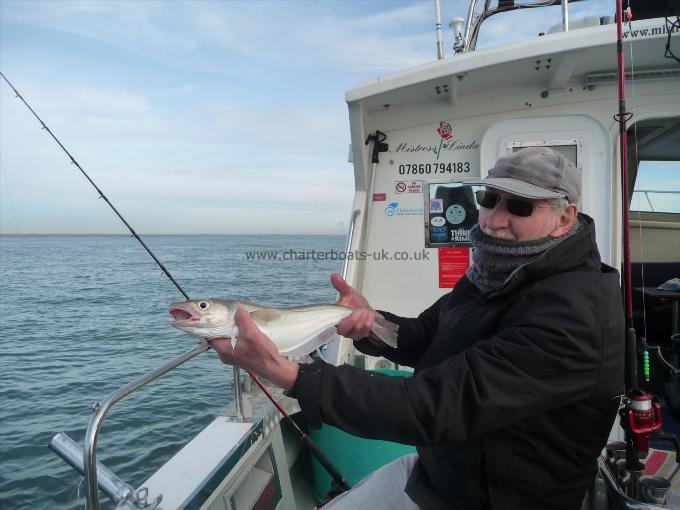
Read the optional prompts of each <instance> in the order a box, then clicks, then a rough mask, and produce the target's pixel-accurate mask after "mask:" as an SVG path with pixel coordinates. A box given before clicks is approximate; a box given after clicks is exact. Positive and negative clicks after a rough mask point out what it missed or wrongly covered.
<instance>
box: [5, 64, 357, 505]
mask: <svg viewBox="0 0 680 510" xmlns="http://www.w3.org/2000/svg"><path fill="white" fill-rule="evenodd" d="M0 76H2V78H3V79H4V80H5V81H6V82H7V84H8V85H9V86H10V87H11V89H12V90H13V91H14V93H15V94H16V97H17V98H19V99H20V100H21V102H23V103H24V104H25V105H26V107H27V108H28V109H29V110H30V112H31V113H32V114H33V116H34V117H35V118H36V119H38V122H40V124H41V125H42V128H43V129H44V130H46V131H47V132H48V133H49V134H50V136H51V137H52V138H53V139H54V141H55V142H57V144H59V147H61V149H62V150H63V151H64V152H65V153H66V155H67V156H68V157H69V159H70V160H71V163H72V164H74V165H75V166H76V167H77V168H78V170H80V172H81V173H82V174H83V175H84V176H85V178H86V179H87V180H88V181H89V183H90V184H92V186H93V187H94V189H95V190H97V193H99V197H100V198H103V199H104V200H105V201H106V203H107V204H108V205H109V207H110V208H111V209H112V210H113V212H114V213H116V216H118V218H120V220H121V221H122V222H123V224H124V225H125V226H126V227H127V229H128V230H129V231H130V232H131V233H132V235H133V236H134V238H135V239H137V241H139V243H140V244H141V245H142V246H143V247H144V249H145V250H146V252H147V253H148V254H149V255H150V256H151V258H153V260H154V261H155V262H156V264H158V266H159V267H160V268H161V270H162V271H163V274H164V275H166V276H167V277H168V278H170V281H171V282H172V283H173V284H174V285H175V287H177V290H179V291H180V292H181V293H182V295H183V296H184V297H185V298H186V300H187V301H189V300H190V299H191V298H190V297H189V295H188V294H187V293H186V292H185V291H184V289H183V288H182V287H181V286H180V285H179V283H177V280H175V278H173V276H172V274H171V273H170V271H168V270H167V268H166V267H165V266H164V265H163V263H162V262H161V261H160V260H159V259H158V257H156V255H155V254H154V253H153V252H152V251H151V249H150V248H149V247H148V246H147V245H146V243H144V241H143V240H142V238H141V237H139V235H138V234H137V232H135V230H134V229H133V228H132V226H130V224H129V223H128V222H127V221H126V220H125V218H123V215H122V214H121V213H120V212H118V209H116V208H115V207H114V205H113V204H112V203H111V201H110V200H109V199H108V198H107V197H106V195H105V194H104V192H103V191H102V190H101V189H100V188H99V186H97V185H96V184H95V182H94V181H93V180H92V179H91V178H90V176H89V175H88V174H87V173H86V172H85V170H83V168H82V167H81V166H80V164H79V163H78V162H77V161H76V159H75V158H74V157H73V156H72V155H71V153H70V152H69V151H68V150H67V149H66V147H64V145H63V144H62V143H61V142H60V141H59V139H58V138H57V137H56V136H55V135H54V133H52V131H51V130H50V128H49V127H48V126H47V124H45V122H43V120H42V119H41V118H40V117H39V116H38V114H37V113H35V111H34V110H33V108H31V106H30V105H29V104H28V102H27V101H26V100H25V99H24V98H23V96H22V95H21V94H20V93H19V91H18V90H17V89H16V88H15V87H14V85H12V83H11V82H10V81H9V80H8V79H7V77H6V76H5V75H4V74H3V73H2V72H0ZM207 348H209V347H207V344H205V345H204V344H203V343H202V344H200V345H199V347H197V348H196V349H195V350H194V351H192V352H191V355H190V356H188V357H187V355H183V356H181V357H180V358H179V360H181V362H184V361H186V359H189V358H190V357H193V356H194V355H196V354H198V353H200V352H203V351H204V350H206V349H207ZM184 358H186V359H184ZM178 364H179V363H177V362H170V363H168V364H167V368H166V366H164V367H161V368H160V369H158V370H156V371H154V372H153V373H152V374H151V375H153V377H152V378H149V377H143V378H141V379H140V380H138V381H134V382H133V383H131V385H128V386H134V389H137V388H138V387H140V386H141V385H142V381H144V383H146V382H148V381H150V380H151V379H153V378H155V377H158V376H160V375H162V374H164V373H165V372H167V371H168V370H170V369H172V368H174V367H175V366H177V365H178ZM248 375H250V377H251V378H252V379H253V380H254V381H255V382H256V383H257V385H258V386H259V387H260V389H261V390H262V392H263V393H264V394H265V396H266V397H267V398H268V399H269V401H270V402H271V403H272V404H273V405H274V407H276V409H277V410H278V411H279V412H280V413H281V415H282V416H283V418H284V420H287V421H288V422H289V423H290V424H291V425H292V427H293V428H294V429H295V430H296V431H297V432H298V434H299V435H300V438H301V439H302V441H303V442H304V443H305V444H306V445H307V446H308V447H309V450H310V451H311V452H312V453H313V454H314V456H316V458H317V459H318V460H319V462H320V463H321V464H322V466H323V467H324V468H325V469H326V471H327V472H328V474H329V475H331V478H332V479H333V487H332V489H331V490H332V491H334V494H336V495H337V494H340V493H342V492H345V491H347V490H349V489H350V488H351V487H350V486H349V484H348V483H347V479H346V478H345V477H344V476H342V475H341V474H340V472H339V471H338V470H337V468H335V466H333V464H332V463H331V461H330V460H329V459H328V458H327V457H326V456H325V455H324V454H323V453H322V452H321V450H320V449H319V447H318V446H317V445H316V444H315V443H314V441H313V440H312V439H311V438H310V437H309V435H307V434H306V433H305V432H304V431H303V430H302V429H300V427H299V426H298V425H297V423H295V421H294V420H293V419H292V418H291V417H290V415H289V414H288V413H287V412H286V411H285V409H283V407H282V406H281V405H280V404H279V403H278V402H277V401H276V400H275V399H274V397H273V396H272V395H271V394H270V393H269V392H268V391H267V389H266V388H265V387H264V385H263V384H262V383H261V382H260V381H259V380H258V379H257V377H256V376H255V375H254V374H252V373H251V372H248ZM125 388H127V386H126V387H125ZM134 389H131V390H130V391H129V392H131V391H134ZM129 392H123V391H121V392H114V395H115V399H116V400H117V399H120V398H122V397H123V396H124V395H126V394H128V393H129ZM114 402H115V400H114V399H111V403H110V405H113V403H114ZM99 411H100V409H99V405H98V404H96V405H95V413H97V414H96V415H95V416H94V417H93V420H94V421H96V422H97V423H101V421H102V420H103V414H104V413H105V411H104V412H102V413H100V412H99ZM91 423H92V422H91ZM89 432H90V430H89V428H88V436H89V435H90V434H89ZM91 441H92V444H93V445H96V432H95V433H94V437H92V438H91ZM93 447H94V446H93ZM85 457H86V458H85V462H84V464H85V468H87V467H88V464H90V465H92V466H95V464H96V458H95V456H94V454H92V455H91V456H88V455H87V452H86V456H85ZM88 457H89V458H88ZM96 483H97V482H96V481H94V488H95V490H96V487H97V486H96ZM91 492H92V491H91V490H90V487H89V486H88V503H89V502H90V501H93V502H94V499H95V495H94V494H91ZM92 506H93V507H94V508H98V506H99V505H98V502H97V503H95V504H93V505H92Z"/></svg>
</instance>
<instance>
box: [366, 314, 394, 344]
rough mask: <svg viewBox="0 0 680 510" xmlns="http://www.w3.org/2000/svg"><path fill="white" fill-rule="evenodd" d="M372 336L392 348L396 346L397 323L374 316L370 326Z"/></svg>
mask: <svg viewBox="0 0 680 510" xmlns="http://www.w3.org/2000/svg"><path fill="white" fill-rule="evenodd" d="M371 333H372V335H371V336H373V337H375V338H378V339H379V340H381V341H383V342H384V343H386V344H387V345H389V346H390V347H392V348H393V349H396V348H397V336H398V335H399V325H398V324H395V323H394V322H391V321H388V320H387V319H383V318H382V317H376V318H375V320H374V321H373V327H372V328H371Z"/></svg>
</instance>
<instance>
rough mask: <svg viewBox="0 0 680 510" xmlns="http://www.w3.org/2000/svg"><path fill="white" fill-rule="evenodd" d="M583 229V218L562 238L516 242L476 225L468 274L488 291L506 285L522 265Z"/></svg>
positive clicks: (472, 236) (474, 281)
mask: <svg viewBox="0 0 680 510" xmlns="http://www.w3.org/2000/svg"><path fill="white" fill-rule="evenodd" d="M581 228H582V225H581V220H580V218H579V219H577V221H576V222H575V223H574V226H573V227H572V228H571V230H570V231H569V232H567V233H566V234H563V235H561V236H560V237H543V238H541V239H536V240H535V241H521V242H514V241H504V240H501V239H496V238H494V237H491V236H489V235H487V234H485V233H484V232H482V230H481V229H480V228H479V225H475V226H474V227H473V228H472V230H471V231H470V243H471V244H472V248H473V251H472V266H471V267H470V268H469V269H468V270H467V272H466V273H465V274H466V276H467V277H468V279H469V280H470V281H471V282H472V283H474V284H475V286H476V287H477V288H478V289H479V290H481V291H482V292H483V293H484V294H488V293H489V292H492V291H495V290H498V289H500V288H502V287H503V286H504V285H505V284H506V282H507V281H508V280H509V278H510V276H511V275H512V273H514V272H515V271H516V270H517V269H518V268H519V267H520V266H523V265H525V264H528V263H530V262H533V261H534V260H536V259H537V258H538V257H540V256H541V255H542V254H543V253H544V252H546V251H547V250H549V249H550V248H552V247H553V246H556V245H558V244H559V243H561V242H562V241H564V240H565V239H566V238H567V237H570V236H572V235H574V234H575V233H576V232H578V231H579V230H580V229H581Z"/></svg>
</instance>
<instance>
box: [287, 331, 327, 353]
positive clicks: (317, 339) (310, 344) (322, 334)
mask: <svg viewBox="0 0 680 510" xmlns="http://www.w3.org/2000/svg"><path fill="white" fill-rule="evenodd" d="M336 333H337V332H336V331H335V326H331V327H330V328H326V329H324V330H321V331H319V333H317V334H316V335H314V336H313V337H312V338H310V339H309V341H307V342H305V343H304V344H302V345H301V346H299V347H295V348H293V349H289V350H287V351H280V352H281V354H283V355H284V356H304V355H305V354H309V353H310V352H312V351H314V350H316V349H317V348H319V347H321V346H322V345H323V344H326V343H328V342H329V341H330V340H331V338H333V336H335V334H336Z"/></svg>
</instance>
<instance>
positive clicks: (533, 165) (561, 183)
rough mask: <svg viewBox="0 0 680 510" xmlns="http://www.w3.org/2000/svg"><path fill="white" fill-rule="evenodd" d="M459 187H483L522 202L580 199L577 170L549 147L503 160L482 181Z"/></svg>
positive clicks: (513, 154)
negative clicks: (501, 192)
mask: <svg viewBox="0 0 680 510" xmlns="http://www.w3.org/2000/svg"><path fill="white" fill-rule="evenodd" d="M463 184H471V185H479V186H487V187H489V188H494V189H498V190H501V191H505V192H507V193H512V194H513V195H518V196H520V197H526V198H535V199H540V198H563V197H564V198H566V199H567V200H569V203H571V204H575V203H577V202H578V200H579V198H580V197H581V176H580V173H579V170H578V169H577V168H576V167H575V166H574V165H573V164H572V163H571V162H570V161H569V160H568V159H567V158H565V157H564V156H563V155H562V154H560V153H559V152H556V151H554V150H552V149H550V148H549V147H529V148H526V149H522V150H519V151H517V152H513V153H512V154H509V155H508V156H503V157H502V158H500V159H499V160H498V161H496V164H495V165H494V167H493V168H492V169H491V170H489V175H488V176H487V177H485V178H484V179H472V180H468V179H466V180H465V181H464V182H463Z"/></svg>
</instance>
